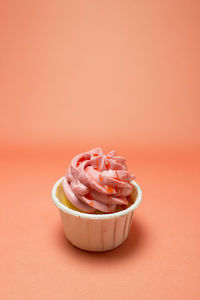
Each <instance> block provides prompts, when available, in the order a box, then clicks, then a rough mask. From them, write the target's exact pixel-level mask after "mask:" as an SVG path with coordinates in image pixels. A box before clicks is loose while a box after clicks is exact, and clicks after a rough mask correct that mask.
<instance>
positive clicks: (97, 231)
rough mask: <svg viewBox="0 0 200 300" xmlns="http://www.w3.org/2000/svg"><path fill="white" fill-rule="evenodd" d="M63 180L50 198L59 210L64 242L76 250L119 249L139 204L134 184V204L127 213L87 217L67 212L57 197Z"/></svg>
mask: <svg viewBox="0 0 200 300" xmlns="http://www.w3.org/2000/svg"><path fill="white" fill-rule="evenodd" d="M62 180H63V177H62V178H60V179H59V180H58V181H57V182H56V183H55V185H54V186H53V189H52V198H53V201H54V203H55V205H56V206H57V207H58V208H59V212H60V216H61V219H62V223H63V227H64V232H65V235H66V237H67V239H68V240H69V241H70V242H71V243H72V244H73V245H74V246H76V247H78V248H80V249H84V250H87V251H98V252H102V251H107V250H111V249H114V248H116V247H118V246H120V245H121V244H122V243H123V242H124V241H125V240H126V238H127V237H128V234H129V231H130V228H131V225H132V222H133V212H134V210H135V209H136V207H138V205H139V204H140V202H141V200H142V191H141V188H140V187H139V185H138V184H137V183H136V182H135V181H134V180H133V181H132V184H133V185H134V187H135V189H136V192H137V195H136V200H135V202H134V204H132V205H131V206H129V207H128V208H127V209H124V210H122V211H119V212H116V213H112V214H98V215H97V214H96V215H95V214H88V213H82V212H78V211H75V210H72V209H70V208H68V207H67V206H65V205H63V204H62V203H61V202H60V200H59V199H58V198H57V196H56V191H57V188H58V186H59V184H60V183H61V182H62Z"/></svg>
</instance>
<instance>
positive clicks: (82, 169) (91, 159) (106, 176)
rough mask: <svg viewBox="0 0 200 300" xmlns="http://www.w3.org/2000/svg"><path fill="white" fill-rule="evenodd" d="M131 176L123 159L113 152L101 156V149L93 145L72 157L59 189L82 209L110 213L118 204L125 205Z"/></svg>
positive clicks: (130, 190)
mask: <svg viewBox="0 0 200 300" xmlns="http://www.w3.org/2000/svg"><path fill="white" fill-rule="evenodd" d="M133 178H134V176H133V175H132V174H130V173H129V172H128V170H127V167H126V164H125V158H123V157H121V156H117V155H116V153H115V151H111V152H109V153H108V154H107V155H104V154H103V152H102V150H101V148H95V149H92V150H90V151H88V152H85V153H82V154H79V155H77V156H75V157H74V158H73V159H72V161H71V164H70V166H69V168H68V170H67V174H66V176H65V177H64V180H63V190H64V193H65V195H66V197H67V198H68V200H69V201H70V202H71V203H72V204H73V205H74V206H75V207H77V208H78V209H80V210H82V211H84V212H88V213H93V212H95V211H96V210H99V211H102V212H106V213H110V212H114V211H115V210H116V207H117V206H118V205H120V206H123V207H126V206H128V198H127V197H128V196H130V194H131V193H132V190H133V186H132V184H131V182H130V181H131V180H132V179H133Z"/></svg>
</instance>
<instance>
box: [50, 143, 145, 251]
mask: <svg viewBox="0 0 200 300" xmlns="http://www.w3.org/2000/svg"><path fill="white" fill-rule="evenodd" d="M133 179H134V175H132V174H131V173H130V172H129V171H128V170H127V166H126V160H125V158H124V157H121V156H118V155H116V152H115V151H111V152H109V153H108V154H107V155H105V154H103V152H102V150H101V148H95V149H92V150H90V151H88V152H85V153H81V154H79V155H76V156H75V157H74V158H73V159H72V161H71V163H70V165H69V167H68V170H67V173H66V175H65V176H64V177H62V178H60V179H59V180H58V181H57V182H56V183H55V185H54V186H53V189H52V198H53V201H54V203H55V204H56V206H57V207H58V208H59V212H60V215H61V219H62V223H63V227H64V232H65V235H66V237H67V239H68V240H69V241H70V242H71V243H72V244H73V245H74V246H76V247H78V248H81V249H84V250H88V251H107V250H111V249H114V248H116V247H118V246H120V245H121V244H122V243H123V242H124V241H125V240H126V238H127V236H128V234H129V231H130V228H131V225H132V221H133V211H134V209H135V208H136V207H137V206H138V205H139V203H140V202H141V199H142V192H141V189H140V187H139V186H138V184H137V183H136V182H135V181H134V180H133Z"/></svg>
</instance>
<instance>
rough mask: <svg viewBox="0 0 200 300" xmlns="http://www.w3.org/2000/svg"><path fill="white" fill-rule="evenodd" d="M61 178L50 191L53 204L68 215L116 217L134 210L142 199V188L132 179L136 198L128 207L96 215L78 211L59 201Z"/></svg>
mask: <svg viewBox="0 0 200 300" xmlns="http://www.w3.org/2000/svg"><path fill="white" fill-rule="evenodd" d="M63 179H64V177H61V178H60V179H58V180H57V181H56V183H55V184H54V186H53V188H52V191H51V196H52V199H53V201H54V203H55V205H56V206H57V207H58V208H59V209H60V210H62V211H64V212H65V213H68V214H70V215H73V216H76V217H79V218H86V219H95V220H102V219H112V218H117V217H120V216H124V215H127V214H128V213H130V212H131V211H133V210H135V209H136V208H137V207H138V205H139V204H140V202H141V201H142V190H141V188H140V186H139V185H138V184H137V182H136V181H134V180H132V181H131V183H132V184H133V185H134V187H135V188H136V190H137V198H136V200H135V202H134V203H133V204H132V205H131V206H129V207H128V208H126V209H124V210H121V211H118V212H115V213H108V214H98V215H97V214H90V213H84V212H79V211H76V210H73V209H71V208H69V207H67V206H65V205H64V204H62V203H61V202H60V200H59V199H58V197H57V196H56V191H57V188H58V186H59V184H60V183H61V182H62V181H63Z"/></svg>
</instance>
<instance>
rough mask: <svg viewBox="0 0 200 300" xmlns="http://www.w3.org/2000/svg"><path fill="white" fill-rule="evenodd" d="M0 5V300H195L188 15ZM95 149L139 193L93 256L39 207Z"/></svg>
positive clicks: (183, 10)
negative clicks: (131, 176)
mask: <svg viewBox="0 0 200 300" xmlns="http://www.w3.org/2000/svg"><path fill="white" fill-rule="evenodd" d="M0 6H1V7H0V33H1V35H0V36H1V56H0V63H1V68H0V107H1V109H0V128H1V134H0V170H1V173H0V180H1V183H2V185H1V196H2V197H1V208H2V209H1V210H0V226H1V227H0V228H1V235H0V255H1V263H0V264H1V268H0V282H1V288H0V298H1V299H5V300H8V299H89V300H90V299H91V300H93V299H94V300H96V299H123V298H124V299H139V300H140V299H142V300H143V299H144V300H146V299H183V300H184V299H198V298H199V297H200V288H199V279H200V255H199V253H200V231H199V226H200V222H199V210H200V202H199V169H200V118H199V112H200V100H199V99H200V91H199V69H200V59H199V49H200V32H199V31H200V30H199V28H200V21H199V20H200V16H199V12H200V2H199V1H195V0H191V1H189V0H186V1H178V0H175V1H170V0H168V1H156V0H155V1H151V0H150V1H128V0H125V1H111V0H108V1H89V0H86V1H71V0H68V1H60V0H58V1H43V0H40V1H32V0H30V1H24V0H22V1H17V2H16V1H9V0H8V1H1V4H0ZM95 146H101V147H102V148H103V150H104V151H105V152H107V151H109V150H111V149H115V150H116V151H117V152H118V153H119V154H121V155H124V156H126V158H127V163H128V166H129V169H130V170H131V171H132V172H133V173H135V175H136V180H137V181H138V183H139V184H140V185H141V187H142V189H143V193H144V197H143V202H142V204H141V206H140V207H139V208H138V209H137V210H136V213H135V219H134V224H133V228H132V230H131V233H130V236H129V238H128V240H127V242H126V243H125V244H124V245H123V246H121V247H120V248H118V249H116V250H114V251H111V252H107V253H104V254H95V253H87V252H84V251H81V250H78V249H76V248H74V247H72V246H71V245H70V244H68V243H67V242H66V241H65V238H64V234H63V230H62V227H61V222H60V219H59V215H58V212H57V210H56V208H55V207H54V205H53V203H52V200H51V197H50V191H51V187H52V185H53V183H54V182H55V181H56V180H57V179H58V178H59V177H60V176H62V175H64V173H65V172H66V169H67V165H68V163H69V162H70V160H71V158H72V157H73V156H74V155H75V154H77V153H79V152H82V151H87V150H88V149H90V148H92V147H95Z"/></svg>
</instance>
